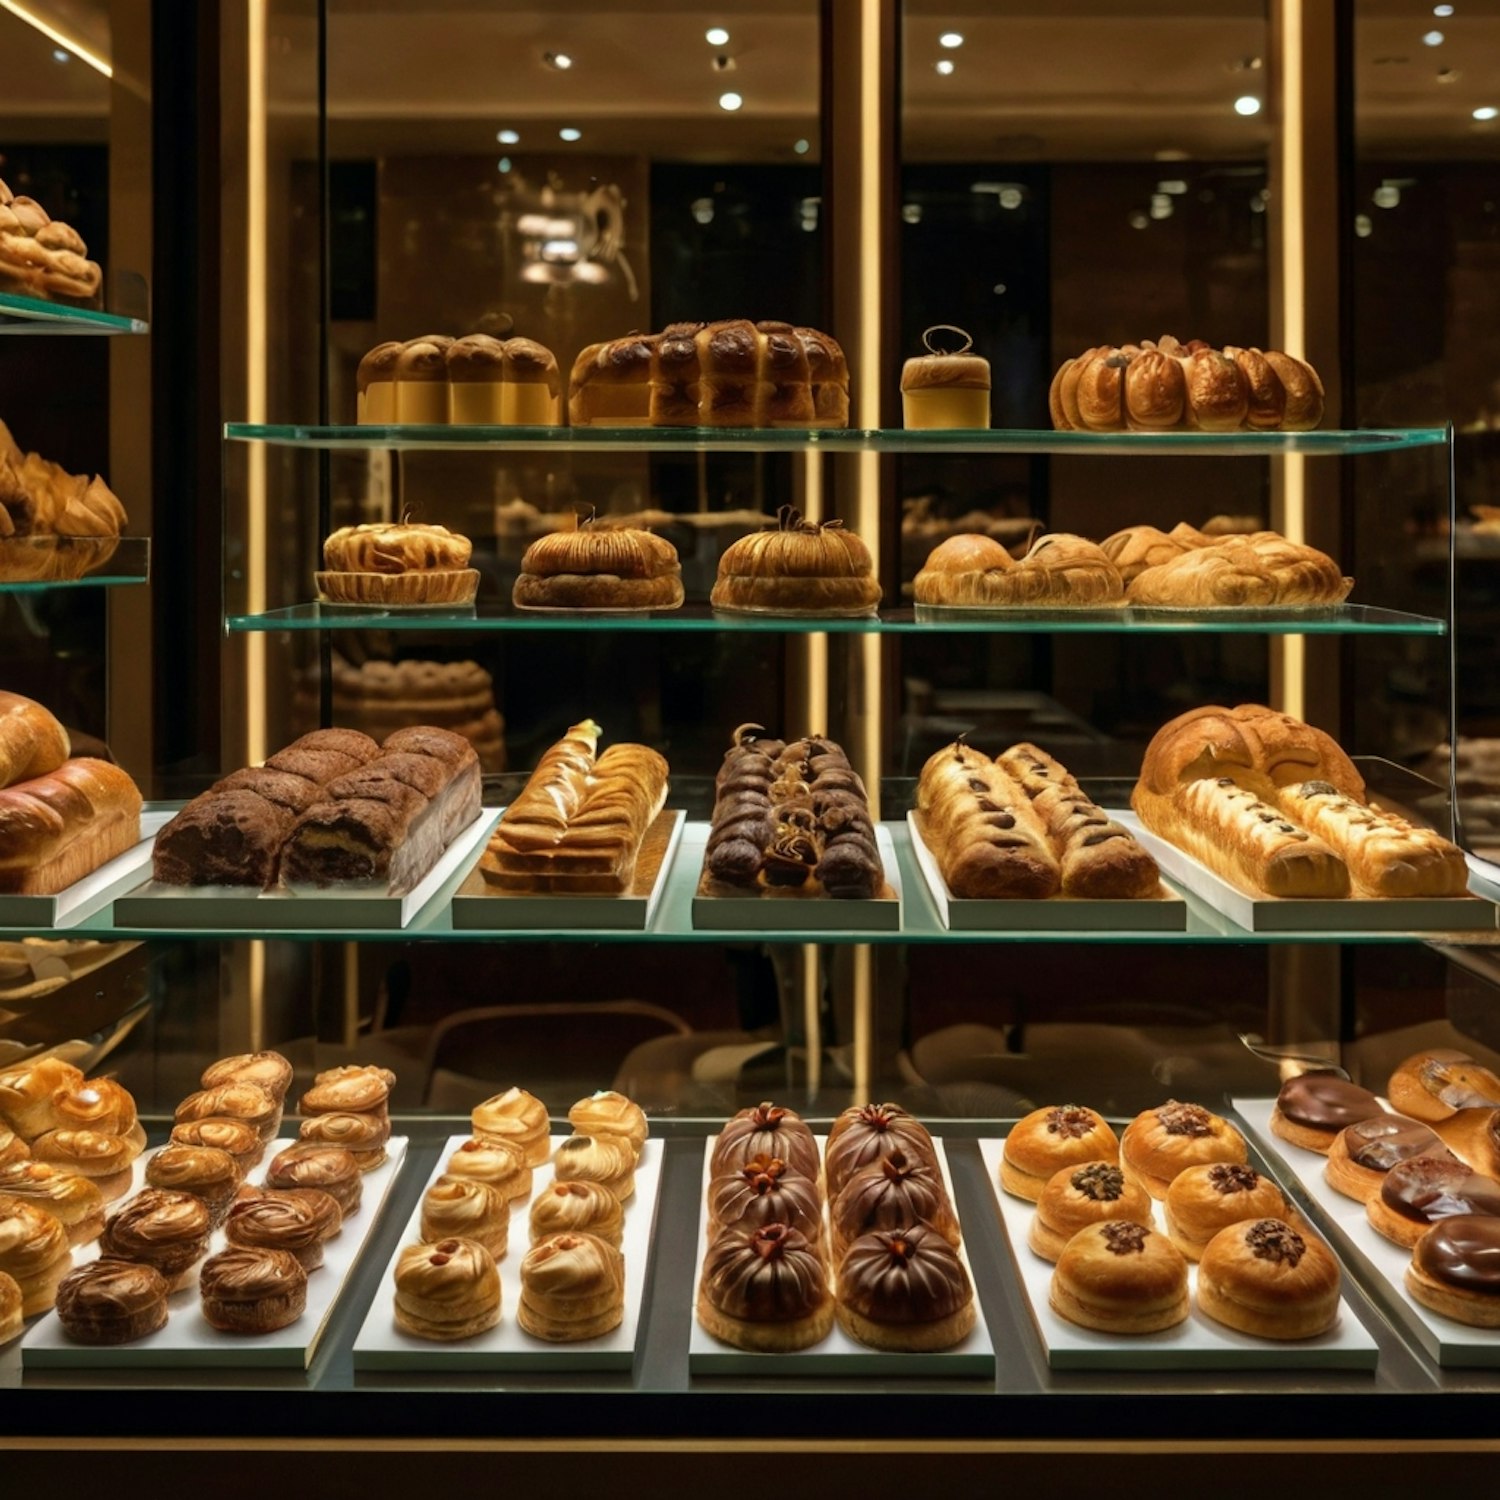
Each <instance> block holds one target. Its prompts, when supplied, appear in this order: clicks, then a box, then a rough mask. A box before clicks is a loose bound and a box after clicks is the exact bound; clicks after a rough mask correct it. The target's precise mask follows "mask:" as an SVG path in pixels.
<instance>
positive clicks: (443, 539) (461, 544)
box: [323, 522, 473, 577]
mask: <svg viewBox="0 0 1500 1500" xmlns="http://www.w3.org/2000/svg"><path fill="white" fill-rule="evenodd" d="M472 552H473V546H472V544H471V543H470V541H469V539H468V537H466V536H459V535H457V534H456V533H455V532H451V531H449V530H448V528H447V527H446V526H427V525H419V524H417V523H415V522H382V523H379V524H375V525H363V526H342V527H340V528H339V529H338V530H337V531H335V532H333V533H332V534H331V535H330V536H329V537H328V539H327V540H326V541H325V542H324V543H323V565H324V567H326V568H328V569H330V570H331V571H333V572H336V573H381V574H387V575H390V576H392V577H396V576H399V575H402V574H406V573H428V572H451V571H453V570H455V569H461V568H467V567H468V566H469V557H470V555H471V553H472Z"/></svg>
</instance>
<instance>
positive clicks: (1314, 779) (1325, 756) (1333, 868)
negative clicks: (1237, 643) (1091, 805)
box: [1130, 704, 1468, 898]
mask: <svg viewBox="0 0 1500 1500" xmlns="http://www.w3.org/2000/svg"><path fill="white" fill-rule="evenodd" d="M1130 805H1131V806H1132V807H1133V808H1134V809H1135V811H1136V813H1137V815H1138V816H1139V817H1140V819H1141V822H1142V823H1143V824H1144V825H1145V826H1146V827H1147V828H1149V829H1150V830H1151V831H1152V832H1153V833H1156V834H1159V835H1160V836H1161V837H1162V838H1165V839H1168V840H1169V841H1170V842H1172V843H1174V844H1176V845H1177V846H1178V847H1179V848H1181V849H1184V850H1185V851H1186V852H1187V853H1189V854H1191V855H1192V856H1193V857H1194V858H1195V859H1197V860H1199V861H1200V862H1201V863H1203V864H1205V865H1207V866H1208V868H1209V869H1211V870H1214V871H1215V872H1216V873H1218V874H1220V875H1222V876H1224V877H1225V878H1226V879H1227V880H1230V881H1231V882H1233V883H1234V884H1236V885H1238V886H1240V887H1241V888H1242V889H1246V890H1248V891H1250V892H1251V893H1254V894H1267V895H1271V896H1277V897H1308V896H1321V897H1334V898H1337V897H1342V896H1347V895H1350V894H1353V895H1356V896H1360V897H1377V898H1378V897H1395V896H1458V895H1462V894H1463V892H1464V891H1465V889H1466V888H1467V883H1468V872H1467V869H1466V866H1465V863H1464V856H1463V851H1462V850H1460V849H1459V848H1458V847H1457V846H1456V845H1454V844H1452V843H1450V842H1449V841H1448V840H1447V839H1445V838H1443V837H1441V835H1439V834H1437V833H1435V832H1433V831H1432V830H1431V829H1428V828H1419V827H1417V826H1416V825H1415V824H1412V823H1410V822H1408V821H1407V820H1406V819H1405V818H1402V817H1400V816H1398V815H1397V814H1395V813H1389V812H1385V811H1382V810H1380V809H1377V808H1375V807H1372V806H1371V805H1370V804H1369V803H1367V802H1366V801H1365V784H1364V779H1363V777H1361V776H1360V774H1359V772H1358V771H1357V770H1356V769H1355V767H1354V764H1353V762H1352V761H1350V759H1349V757H1348V756H1347V755H1345V754H1344V752H1343V751H1342V750H1341V749H1340V748H1339V746H1338V745H1337V743H1336V742H1335V741H1334V740H1333V739H1332V738H1331V737H1330V736H1329V735H1327V734H1325V733H1324V732H1323V731H1322V730H1320V729H1315V728H1313V727H1312V726H1311V725H1309V724H1304V723H1302V722H1301V721H1300V720H1298V719H1294V718H1292V717H1291V716H1290V715H1287V714H1281V713H1277V712H1275V711H1274V710H1272V709H1269V708H1265V707H1263V706H1261V705H1258V704H1244V705H1241V706H1240V707H1238V708H1234V709H1228V708H1221V707H1217V706H1215V707H1209V708H1200V709H1193V710H1191V711H1189V712H1188V713H1185V714H1181V715H1179V716H1178V717H1177V718H1176V719H1173V720H1172V721H1171V723H1169V724H1167V725H1165V726H1164V727H1163V728H1162V729H1160V730H1158V731H1157V733H1156V736H1155V737H1154V738H1153V739H1152V741H1151V743H1150V745H1149V746H1148V747H1147V749H1146V755H1145V759H1144V761H1143V763H1142V766H1141V775H1140V779H1139V780H1138V781H1137V783H1136V786H1135V790H1134V791H1133V792H1132V794H1131V799H1130Z"/></svg>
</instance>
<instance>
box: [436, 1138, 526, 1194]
mask: <svg viewBox="0 0 1500 1500" xmlns="http://www.w3.org/2000/svg"><path fill="white" fill-rule="evenodd" d="M443 1171H444V1172H446V1173H447V1174H448V1175H449V1176H450V1177H465V1178H474V1179H476V1180H478V1181H480V1182H487V1183H489V1184H490V1186H491V1187H493V1188H494V1189H495V1191H496V1192H498V1193H500V1194H501V1195H502V1196H503V1197H504V1198H506V1199H507V1200H510V1199H512V1198H527V1197H529V1196H530V1194H531V1168H530V1167H529V1166H528V1165H527V1164H526V1157H525V1156H524V1154H523V1153H522V1152H521V1150H520V1149H519V1148H518V1147H517V1146H515V1145H512V1144H509V1143H507V1142H502V1141H493V1140H492V1141H481V1140H467V1141H465V1142H464V1143H463V1145H461V1146H460V1147H459V1148H458V1150H456V1151H455V1152H454V1153H453V1154H452V1155H451V1156H450V1157H449V1158H448V1160H447V1162H446V1163H445V1165H444V1167H443Z"/></svg>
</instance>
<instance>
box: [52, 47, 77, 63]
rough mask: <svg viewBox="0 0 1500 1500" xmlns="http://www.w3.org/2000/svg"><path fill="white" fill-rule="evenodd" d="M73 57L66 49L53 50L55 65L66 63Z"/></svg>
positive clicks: (55, 48)
mask: <svg viewBox="0 0 1500 1500" xmlns="http://www.w3.org/2000/svg"><path fill="white" fill-rule="evenodd" d="M72 55H73V54H72V53H71V52H69V51H68V50H67V48H66V47H54V48H53V49H52V61H53V62H55V63H65V62H67V60H68V59H69V58H70V57H71V56H72Z"/></svg>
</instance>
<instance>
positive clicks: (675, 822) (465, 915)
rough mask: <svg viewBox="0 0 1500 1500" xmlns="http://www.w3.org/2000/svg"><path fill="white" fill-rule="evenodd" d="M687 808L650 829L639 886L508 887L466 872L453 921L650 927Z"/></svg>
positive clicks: (540, 927) (489, 925)
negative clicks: (617, 889) (572, 890)
mask: <svg viewBox="0 0 1500 1500" xmlns="http://www.w3.org/2000/svg"><path fill="white" fill-rule="evenodd" d="M686 821H687V816H686V814H685V813H683V812H681V811H679V810H678V809H676V808H667V809H665V810H664V811H662V812H661V813H659V814H658V815H657V819H656V821H655V823H653V824H652V826H651V827H650V828H649V829H648V830H647V832H646V837H645V840H644V841H643V843H642V846H641V853H640V857H639V859H638V860H637V862H636V878H635V884H634V886H633V887H632V888H631V889H630V890H628V891H625V892H622V893H621V894H620V895H618V896H610V895H604V894H600V893H595V892H580V893H579V894H578V895H569V894H568V893H566V892H562V891H539V892H537V893H535V894H531V893H529V892H526V891H504V890H500V889H499V888H498V887H496V886H492V885H489V884H488V883H487V882H486V881H485V878H484V876H483V875H482V874H480V872H479V870H478V869H477V868H476V869H473V870H471V871H470V872H469V874H468V875H467V876H466V877H465V878H464V883H463V884H462V885H461V886H460V887H459V889H458V894H457V895H456V896H454V898H453V907H452V911H453V925H454V927H455V928H459V929H462V930H465V931H470V930H477V931H483V932H508V931H515V930H527V929H531V930H537V931H544V932H545V931H549V930H558V929H563V930H566V929H569V928H583V929H586V930H601V929H606V930H611V931H630V932H644V931H645V930H646V928H648V927H649V926H650V925H651V920H652V918H653V917H655V915H656V908H657V907H658V905H660V903H661V898H662V892H663V891H665V890H666V888H667V876H668V874H669V872H670V871H671V868H672V860H673V859H674V857H675V856H676V854H677V846H678V844H679V843H681V841H682V830H683V826H684V824H685V823H686Z"/></svg>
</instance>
